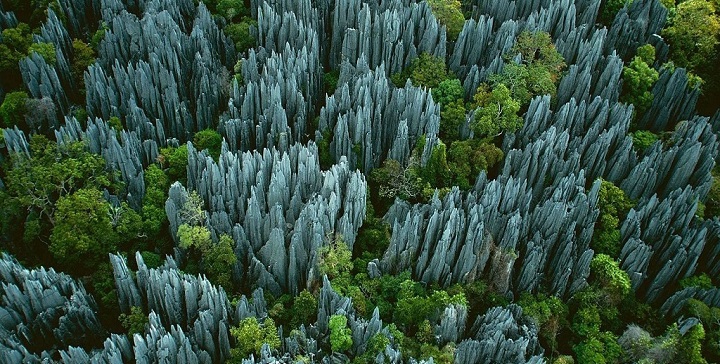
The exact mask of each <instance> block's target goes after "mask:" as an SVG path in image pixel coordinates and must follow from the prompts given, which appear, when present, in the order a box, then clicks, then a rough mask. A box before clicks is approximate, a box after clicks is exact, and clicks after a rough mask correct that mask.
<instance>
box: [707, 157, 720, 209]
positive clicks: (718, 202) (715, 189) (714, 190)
mask: <svg viewBox="0 0 720 364" xmlns="http://www.w3.org/2000/svg"><path fill="white" fill-rule="evenodd" d="M715 216H720V171H718V169H717V168H715V169H713V170H712V186H711V187H710V192H709V193H708V195H707V198H706V199H705V218H706V219H710V218H713V217H715Z"/></svg>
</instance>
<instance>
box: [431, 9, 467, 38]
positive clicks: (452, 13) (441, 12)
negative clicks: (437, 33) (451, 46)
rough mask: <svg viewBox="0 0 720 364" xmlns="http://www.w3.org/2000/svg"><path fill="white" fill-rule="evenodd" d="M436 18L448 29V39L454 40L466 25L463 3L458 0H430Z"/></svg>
mask: <svg viewBox="0 0 720 364" xmlns="http://www.w3.org/2000/svg"><path fill="white" fill-rule="evenodd" d="M428 5H430V8H431V9H432V12H433V14H434V15H435V18H437V20H438V21H439V22H440V24H442V25H444V26H445V28H446V29H447V36H448V40H451V41H454V40H456V39H457V37H458V35H460V32H461V31H462V29H463V26H464V25H465V16H463V13H462V9H461V7H462V4H460V1H458V0H428Z"/></svg>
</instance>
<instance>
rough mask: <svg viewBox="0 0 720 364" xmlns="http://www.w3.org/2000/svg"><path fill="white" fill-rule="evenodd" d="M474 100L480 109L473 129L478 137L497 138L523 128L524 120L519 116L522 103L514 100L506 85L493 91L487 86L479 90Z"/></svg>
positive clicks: (501, 85) (496, 87)
mask: <svg viewBox="0 0 720 364" xmlns="http://www.w3.org/2000/svg"><path fill="white" fill-rule="evenodd" d="M474 100H475V104H476V105H477V106H478V108H479V109H478V111H477V112H476V113H475V119H474V120H473V123H472V124H471V127H472V129H473V131H474V132H475V133H476V134H477V135H478V136H480V137H483V138H495V137H496V136H498V135H500V134H502V133H506V132H507V133H512V132H515V131H517V130H518V129H520V127H522V124H523V120H522V118H521V117H519V116H518V112H519V111H520V103H519V102H518V101H517V100H516V99H514V98H512V96H511V92H510V90H509V89H508V88H507V87H506V86H505V84H503V83H500V84H498V85H497V86H495V87H494V88H493V89H492V91H489V89H488V88H487V86H485V87H481V88H479V89H478V91H477V93H476V94H475V97H474Z"/></svg>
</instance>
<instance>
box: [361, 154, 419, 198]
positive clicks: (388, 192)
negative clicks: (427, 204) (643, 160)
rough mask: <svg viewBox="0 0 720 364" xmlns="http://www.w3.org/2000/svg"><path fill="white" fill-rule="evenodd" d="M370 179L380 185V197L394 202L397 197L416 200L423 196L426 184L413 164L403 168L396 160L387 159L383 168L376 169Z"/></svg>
mask: <svg viewBox="0 0 720 364" xmlns="http://www.w3.org/2000/svg"><path fill="white" fill-rule="evenodd" d="M370 178H371V180H372V181H374V182H375V183H376V184H378V185H379V187H380V188H379V194H380V197H383V198H386V199H389V200H391V201H392V199H394V198H395V197H399V198H402V199H404V200H411V201H412V200H415V199H417V198H418V197H419V196H421V194H422V192H423V188H424V187H425V184H424V182H423V180H422V178H420V176H418V173H417V169H415V168H414V166H413V165H412V164H410V165H408V166H407V167H403V166H402V165H401V164H400V162H398V161H396V160H394V159H386V160H385V162H383V165H382V167H381V168H376V169H374V170H373V171H372V172H371V174H370Z"/></svg>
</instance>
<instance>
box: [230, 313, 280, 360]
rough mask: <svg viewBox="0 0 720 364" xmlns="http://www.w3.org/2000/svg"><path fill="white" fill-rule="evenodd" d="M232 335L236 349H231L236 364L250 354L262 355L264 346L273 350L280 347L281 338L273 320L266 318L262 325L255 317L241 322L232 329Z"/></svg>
mask: <svg viewBox="0 0 720 364" xmlns="http://www.w3.org/2000/svg"><path fill="white" fill-rule="evenodd" d="M230 334H231V335H232V337H233V338H234V339H235V343H236V344H235V347H234V348H232V349H230V355H231V356H232V361H234V362H239V361H241V360H242V359H245V358H247V357H248V356H249V355H250V354H258V353H260V349H262V346H263V344H268V346H270V349H273V350H276V349H278V348H279V347H280V336H279V335H278V331H277V328H276V327H275V322H274V321H273V320H272V319H271V318H266V319H265V321H264V322H263V323H262V324H261V323H260V322H258V320H257V319H256V318H255V317H248V318H246V319H243V320H242V321H240V323H239V324H238V326H235V327H231V328H230Z"/></svg>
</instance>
